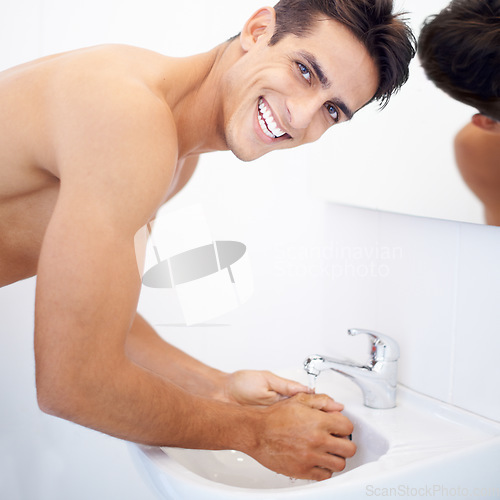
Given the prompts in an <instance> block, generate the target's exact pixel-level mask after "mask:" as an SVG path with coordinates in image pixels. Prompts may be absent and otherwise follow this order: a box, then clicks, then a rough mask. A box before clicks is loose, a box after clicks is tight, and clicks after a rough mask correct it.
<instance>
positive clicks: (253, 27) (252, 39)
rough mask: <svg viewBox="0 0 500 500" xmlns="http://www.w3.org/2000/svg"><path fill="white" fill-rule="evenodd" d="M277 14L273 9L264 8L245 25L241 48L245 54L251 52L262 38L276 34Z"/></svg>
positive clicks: (241, 37) (242, 32)
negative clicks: (265, 35) (253, 46)
mask: <svg viewBox="0 0 500 500" xmlns="http://www.w3.org/2000/svg"><path fill="white" fill-rule="evenodd" d="M275 25H276V12H275V11H274V9H273V7H262V8H260V9H259V10H258V11H257V12H255V14H253V15H252V17H251V18H250V19H249V20H248V21H247V22H246V23H245V26H243V29H242V30H241V34H240V43H241V47H242V48H243V50H244V51H245V52H247V51H248V50H250V48H251V47H252V45H254V44H255V43H256V42H257V40H258V39H259V37H260V36H262V35H264V34H267V35H269V38H271V36H272V35H273V33H274V27H275Z"/></svg>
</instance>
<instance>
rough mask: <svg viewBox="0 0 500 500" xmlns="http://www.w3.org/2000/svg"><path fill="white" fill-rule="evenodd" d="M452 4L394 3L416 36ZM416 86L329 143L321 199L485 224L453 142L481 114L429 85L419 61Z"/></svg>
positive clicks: (319, 167)
mask: <svg viewBox="0 0 500 500" xmlns="http://www.w3.org/2000/svg"><path fill="white" fill-rule="evenodd" d="M448 4H449V0H401V1H398V0H396V1H395V5H396V7H397V8H398V10H403V11H406V12H408V13H409V18H410V25H411V27H412V29H413V31H414V33H415V35H416V36H417V37H418V35H419V33H420V28H421V26H422V23H423V21H424V19H425V18H426V17H427V16H429V15H432V14H437V13H438V12H440V11H441V10H442V9H443V8H444V7H446V6H447V5H448ZM410 71H411V73H410V79H409V81H408V83H406V84H405V85H404V87H403V88H402V90H401V91H400V92H399V94H396V95H395V96H393V98H392V99H391V102H390V103H389V105H388V107H387V108H386V109H384V110H383V111H379V110H378V109H377V107H376V105H373V104H372V105H370V106H367V107H366V108H364V109H362V110H361V111H360V112H359V113H358V114H357V115H356V116H355V117H354V119H353V120H352V122H351V123H348V124H343V125H342V126H339V127H338V128H337V129H335V130H334V131H332V132H331V133H329V134H326V136H327V137H323V138H322V139H321V141H322V142H323V144H324V146H325V148H324V150H325V151H326V146H327V144H326V143H327V142H328V144H329V148H328V153H327V155H325V157H321V158H318V160H317V161H315V162H314V164H313V165H312V166H311V168H312V173H311V176H312V182H311V184H312V189H313V191H314V193H315V194H316V195H318V196H319V197H320V198H322V199H325V200H328V201H333V202H338V203H342V204H347V205H354V206H360V207H366V208H372V209H378V210H383V211H390V212H397V213H404V214H410V215H418V216H425V217H433V218H439V219H448V220H455V221H464V222H473V223H479V224H482V223H484V215H483V206H482V204H481V203H480V201H479V200H478V199H477V198H476V196H475V195H474V194H473V193H472V192H471V191H470V189H469V188H468V186H467V185H466V184H465V182H464V181H463V179H462V177H461V175H460V173H459V171H458V169H457V167H456V163H455V158H454V151H453V141H454V137H455V135H456V133H457V132H458V131H459V130H460V129H461V128H462V127H464V126H465V125H466V124H467V123H468V122H470V120H471V117H472V115H473V114H474V113H476V110H475V109H473V108H472V107H469V106H466V105H464V104H461V103H460V102H458V101H455V100H453V99H452V98H450V97H448V96H447V95H446V94H445V93H444V92H442V91H441V90H439V89H437V88H436V87H435V85H434V84H433V83H432V82H431V81H429V80H428V79H427V77H426V76H425V74H424V71H423V69H422V68H421V67H420V61H419V60H418V57H416V58H415V59H414V60H413V61H412V63H411V68H410Z"/></svg>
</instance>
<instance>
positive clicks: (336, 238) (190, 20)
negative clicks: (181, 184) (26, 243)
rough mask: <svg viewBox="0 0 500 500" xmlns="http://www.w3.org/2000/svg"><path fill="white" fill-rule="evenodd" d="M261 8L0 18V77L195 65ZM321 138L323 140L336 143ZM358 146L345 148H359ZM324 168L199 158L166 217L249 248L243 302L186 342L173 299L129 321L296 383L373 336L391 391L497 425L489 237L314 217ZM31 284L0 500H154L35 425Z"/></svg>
mask: <svg viewBox="0 0 500 500" xmlns="http://www.w3.org/2000/svg"><path fill="white" fill-rule="evenodd" d="M193 5H196V9H194V8H193ZM259 5H260V2H256V1H254V0H252V1H251V2H244V3H243V2H242V3H241V5H240V3H235V2H234V1H233V0H218V1H217V2H216V7H217V8H216V7H215V6H214V2H202V1H199V2H194V4H193V2H191V3H189V4H187V3H186V4H182V3H180V4H179V3H178V2H175V3H174V2H169V1H160V0H147V1H141V2H137V1H132V0H127V1H118V0H99V1H98V0H88V1H87V2H84V3H81V2H76V1H67V0H66V1H63V0H43V1H42V0H40V1H35V0H31V1H28V0H20V1H17V2H9V3H8V4H6V3H3V4H1V5H0V42H1V46H2V47H4V49H3V50H2V51H0V68H4V67H8V66H10V65H12V64H16V63H20V62H23V61H25V60H28V59H31V58H33V57H37V56H40V55H44V54H48V53H51V52H56V51H60V50H67V49H71V48H76V47H79V46H84V45H90V44H94V43H103V42H120V43H132V44H136V45H140V46H145V47H148V48H151V49H153V50H158V51H162V52H165V53H173V54H175V55H183V54H188V53H192V52H195V51H198V50H205V49H206V48H208V47H210V46H211V45H215V44H216V43H218V42H219V41H220V40H221V39H225V38H227V37H229V36H231V35H232V34H233V33H235V32H236V31H237V30H238V29H239V25H240V24H241V23H242V22H243V21H244V19H245V17H246V16H247V15H249V14H250V13H251V12H252V11H253V10H255V9H256V8H257V6H259ZM228 18H231V19H233V20H235V21H234V22H231V23H229V22H228V21H227V19H228ZM191 32H197V33H198V35H199V37H194V36H190V33H191ZM5 47H9V50H6V49H5ZM374 119H376V118H374ZM330 134H331V137H332V140H334V138H335V131H332V132H331V133H330ZM359 140H360V138H359V136H356V137H354V138H353V139H352V143H348V142H342V144H341V145H342V147H345V148H353V147H359ZM437 140H439V138H437ZM336 147H337V148H338V147H339V145H336ZM405 151H406V145H405V144H399V143H398V144H396V143H394V144H391V154H398V153H399V154H404V153H405ZM331 157H332V152H331V144H330V143H329V142H328V141H327V140H323V141H321V143H320V144H318V145H311V146H306V147H304V148H302V149H300V150H294V151H291V152H280V153H276V154H271V155H269V156H267V157H265V158H262V159H261V160H259V161H257V162H254V163H250V164H242V163H240V162H238V161H237V160H235V159H234V157H233V156H232V155H231V154H230V153H217V154H211V155H207V156H205V157H204V158H203V160H202V162H201V164H200V167H199V169H198V171H197V172H196V174H195V176H194V178H193V179H192V181H191V182H190V184H189V185H188V187H187V188H186V190H185V192H183V193H181V194H180V195H178V196H177V197H176V198H175V199H174V200H173V201H172V203H171V204H169V206H168V207H167V210H174V209H175V208H177V207H182V206H188V205H190V204H193V203H198V202H201V203H202V205H203V207H204V209H205V212H206V215H207V219H208V222H209V224H210V227H211V229H212V232H213V236H214V238H215V239H234V240H238V241H242V242H243V243H245V244H246V245H247V247H248V252H249V255H250V258H251V263H252V267H253V273H254V278H255V286H256V290H255V293H254V296H253V297H252V298H251V300H250V301H249V302H247V303H246V304H244V305H243V306H241V307H240V308H239V309H237V310H235V311H233V312H231V313H229V314H227V315H225V316H223V317H221V318H218V319H217V320H216V321H213V322H210V323H209V324H208V325H202V326H197V327H191V328H187V327H185V326H182V325H181V324H180V321H179V318H180V317H181V316H180V312H179V308H178V304H177V303H176V299H175V296H173V295H172V294H171V293H168V292H158V291H153V290H148V289H145V290H144V291H143V294H142V297H141V303H140V309H141V311H142V312H143V313H144V314H145V315H146V316H147V317H148V318H149V319H150V320H151V321H152V322H153V323H154V324H155V325H156V326H157V329H158V331H159V332H160V333H161V334H162V335H164V336H165V337H166V338H167V339H169V340H171V341H172V342H173V343H175V344H177V345H179V346H180V347H182V348H185V349H186V350H187V351H188V352H190V353H192V354H194V355H196V356H198V357H199V358H200V359H202V360H205V361H207V362H209V363H211V364H213V365H215V366H218V367H220V368H221V369H225V370H235V369H238V368H243V367H248V368H271V369H282V368H283V369H285V368H286V369H288V368H293V367H297V368H298V369H300V366H301V362H302V360H303V358H304V357H305V356H306V355H307V354H312V353H313V352H319V353H321V354H332V355H334V354H338V353H345V354H348V355H351V356H353V357H359V358H362V357H363V356H364V354H365V349H366V344H365V342H364V341H363V339H358V338H350V337H347V335H346V334H345V331H346V329H347V328H349V327H362V328H373V329H375V330H379V331H381V332H385V333H387V334H389V335H391V336H393V337H395V338H396V339H398V341H399V342H400V345H401V351H402V355H401V363H400V377H399V378H400V381H401V383H403V384H405V385H407V386H409V387H412V388H414V389H415V390H418V391H421V392H423V393H426V394H429V395H431V396H433V397H436V398H439V399H441V400H443V401H448V402H451V403H452V404H457V405H459V406H461V407H463V408H467V409H469V410H471V411H473V412H476V413H479V414H481V415H484V416H487V417H489V418H493V419H495V420H500V400H499V398H498V395H497V394H496V393H495V389H494V386H493V384H494V381H496V380H498V379H499V378H500V373H499V369H498V363H497V362H496V359H495V353H496V352H498V351H499V347H500V346H499V338H500V335H499V333H500V332H499V331H498V330H499V327H498V325H499V324H500V322H499V319H500V318H499V312H498V311H499V310H498V307H496V305H497V303H498V299H499V298H500V290H499V283H500V279H499V278H500V276H499V266H498V263H497V259H496V257H497V256H498V255H499V250H500V248H499V247H500V230H499V229H498V228H488V227H484V226H476V225H469V224H461V223H456V222H447V221H439V220H432V219H424V218H416V217H409V216H401V215H396V214H390V213H386V212H378V211H370V210H364V209H357V208H353V207H348V206H340V205H330V204H328V203H325V202H324V201H323V200H322V199H321V198H320V197H319V195H323V194H324V193H325V192H326V193H327V192H328V188H327V187H325V186H322V192H321V193H318V190H317V179H316V178H314V179H312V180H311V176H310V169H311V167H312V166H314V165H318V164H323V165H324V166H325V165H326V163H325V162H328V161H330V159H331ZM331 168H336V169H343V168H348V165H335V166H332V167H331ZM325 197H326V196H325ZM34 284H35V282H34V280H33V279H32V280H27V281H26V282H22V283H18V284H16V285H13V286H10V287H6V288H3V289H1V290H0V337H1V338H0V342H1V344H0V345H2V349H1V350H0V395H1V398H2V404H1V407H0V425H1V429H2V430H1V431H0V449H1V457H0V460H1V463H0V491H2V496H4V495H5V497H6V498H9V499H12V500H28V499H29V500H32V499H36V500H42V499H43V500H45V499H47V500H48V499H50V500H59V499H60V500H62V499H67V498H71V499H80V498H81V499H82V500H83V499H87V498H94V499H103V500H109V499H115V498H116V499H121V500H127V499H137V498H141V499H144V500H146V499H148V498H153V497H154V495H153V493H152V492H151V491H150V490H149V488H148V486H147V485H146V484H145V483H143V481H142V479H141V478H140V477H139V476H138V475H137V474H136V472H135V469H134V467H133V464H132V462H131V460H130V458H129V455H128V452H127V449H126V446H125V444H124V443H123V442H121V441H118V440H114V439H112V438H109V437H106V436H103V435H101V434H98V433H95V432H93V431H90V430H87V429H83V428H81V427H78V426H75V425H73V424H70V423H67V422H64V421H61V420H58V419H54V418H52V417H48V416H46V415H43V414H42V413H41V412H40V411H39V410H38V408H37V406H36V399H35V390H34V363H33V352H32V342H33V332H32V330H33V324H32V323H33V317H32V311H33V299H34ZM168 325H175V326H168ZM28 479H29V481H28Z"/></svg>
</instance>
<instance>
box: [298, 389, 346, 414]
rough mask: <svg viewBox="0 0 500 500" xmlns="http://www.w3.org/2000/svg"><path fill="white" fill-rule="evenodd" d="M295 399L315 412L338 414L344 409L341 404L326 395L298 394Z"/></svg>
mask: <svg viewBox="0 0 500 500" xmlns="http://www.w3.org/2000/svg"><path fill="white" fill-rule="evenodd" d="M295 397H296V398H297V400H298V401H300V402H301V403H303V404H305V405H307V406H310V407H311V408H314V409H316V410H322V411H325V412H336V413H338V412H339V411H342V410H343V409H344V405H343V404H342V403H338V402H337V401H334V400H333V399H332V398H331V397H330V396H327V395H326V394H298V395H296V396H295Z"/></svg>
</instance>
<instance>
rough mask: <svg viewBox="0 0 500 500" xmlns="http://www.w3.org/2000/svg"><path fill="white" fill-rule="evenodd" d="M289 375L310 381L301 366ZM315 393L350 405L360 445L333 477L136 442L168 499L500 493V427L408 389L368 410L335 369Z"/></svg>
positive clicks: (230, 454)
mask: <svg viewBox="0 0 500 500" xmlns="http://www.w3.org/2000/svg"><path fill="white" fill-rule="evenodd" d="M282 375H284V376H287V377H290V378H294V379H296V380H300V381H302V382H304V383H307V378H306V374H305V372H303V371H302V370H297V371H296V372H288V373H284V374H282ZM316 391H317V392H318V393H320V392H323V393H326V394H329V395H331V396H332V397H334V398H335V399H336V400H337V401H340V402H342V403H344V405H345V410H344V413H345V415H346V416H348V417H349V418H350V419H351V420H352V422H353V424H354V432H353V441H354V442H355V443H356V445H357V447H358V451H357V452H356V455H355V456H354V457H353V458H351V459H349V460H348V461H347V466H346V468H345V470H344V471H343V472H341V473H337V474H334V475H333V477H332V478H331V479H328V480H326V481H322V482H314V481H304V480H295V479H290V478H287V477H285V476H282V475H279V474H276V473H274V472H272V471H270V470H269V469H266V468H265V467H263V466H262V465H260V464H259V463H258V462H256V461H255V460H253V459H252V458H250V457H248V456H247V455H244V454H243V453H240V452H236V451H229V450H228V451H206V450H184V449H175V448H154V447H146V446H136V445H133V449H134V454H135V455H136V456H138V457H139V459H140V463H141V464H142V467H143V469H144V470H145V471H146V472H147V474H148V476H149V477H150V478H151V479H152V480H153V482H154V484H155V486H156V488H157V490H158V491H159V493H160V494H161V496H162V498H167V499H171V500H184V499H187V498H203V499H214V500H215V499H217V500H223V499H227V500H233V499H234V498H236V495H237V497H238V498H240V497H241V498H255V499H269V500H270V499H277V498H293V499H314V500H321V499H325V500H327V499H328V500H332V499H334V498H342V499H343V500H345V499H349V498H352V499H359V498H365V497H367V496H368V497H369V496H399V497H412V496H413V497H415V496H417V497H418V496H434V497H438V498H439V497H446V496H450V495H452V496H458V497H460V496H461V497H472V496H480V494H481V495H482V496H485V492H486V490H488V496H489V497H490V498H499V497H500V485H499V483H498V480H497V477H498V471H499V465H498V464H500V424H498V423H495V422H491V421H488V420H486V419H483V418H481V417H478V416H475V415H473V414H470V413H468V412H465V411H462V410H460V409H458V408H455V407H452V406H450V405H447V404H444V403H441V402H439V401H436V400H433V399H431V398H428V397H425V396H421V395H419V394H416V393H414V392H412V391H410V390H408V389H405V388H404V387H398V405H397V407H396V408H393V409H390V410H374V409H371V408H367V407H365V406H363V404H362V396H361V391H360V390H359V388H358V387H357V386H356V385H355V384H353V383H352V382H351V381H350V380H348V379H347V378H345V377H343V376H342V375H339V374H337V373H335V372H333V371H328V372H323V373H322V374H321V375H320V376H319V377H318V380H317V389H316ZM495 488H496V490H495ZM391 489H392V491H391ZM452 489H454V490H453V491H451V490H452ZM458 489H459V490H458ZM495 491H496V495H495ZM391 493H392V495H391Z"/></svg>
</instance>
